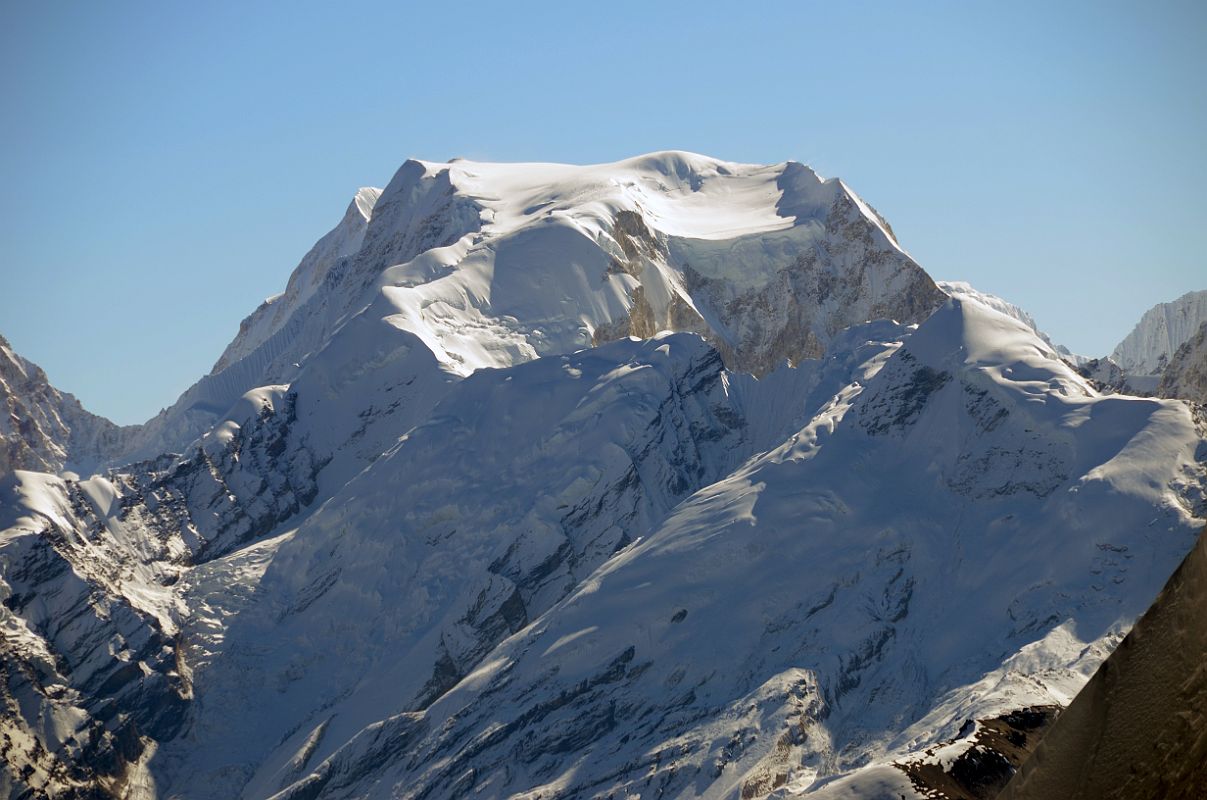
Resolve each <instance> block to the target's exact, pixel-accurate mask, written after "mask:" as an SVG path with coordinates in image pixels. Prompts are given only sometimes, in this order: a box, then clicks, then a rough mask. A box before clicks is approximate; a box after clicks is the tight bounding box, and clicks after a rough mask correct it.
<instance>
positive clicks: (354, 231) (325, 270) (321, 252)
mask: <svg viewBox="0 0 1207 800" xmlns="http://www.w3.org/2000/svg"><path fill="white" fill-rule="evenodd" d="M379 197H381V189H374V188H372V187H366V188H362V189H360V190H359V191H357V193H356V196H355V197H354V198H352V202H351V203H349V204H348V210H347V211H345V212H344V218H343V219H342V220H340V222H339V224H338V225H336V226H335V227H334V228H333V229H332V230H331V231H330V232H328V233H327V235H326V236H324V237H323V238H322V239H319V240H318V242H317V243H315V245H314V247H312V248H310V252H308V253H307V254H306V255H305V256H304V257H303V258H302V263H300V264H298V266H297V268H296V269H295V270H294V271H293V274H292V275H290V276H289V284H288V285H287V286H286V287H285V291H284V292H282V293H281V294H278V295H276V296H274V297H270V298H268V299H267V300H265V301H264V302H263V304H261V305H260V307H259V308H257V309H256V310H255V311H254V312H252V313H251V314H250V315H249V316H248V317H247V318H246V319H245V320H243V322H242V324H240V326H239V333H238V335H237V336H236V337H235V339H234V341H232V342H231V343H230V344H229V345H227V348H226V350H224V351H223V353H222V355H221V357H219V359H218V362H217V363H216V364H214V369H213V370H212V371H213V372H221V371H223V370H224V369H226V368H227V367H228V366H230V365H231V364H233V363H235V362H236V361H239V360H241V359H243V358H246V357H247V356H248V355H250V354H251V353H253V352H255V350H256V348H258V347H259V346H260V345H262V344H264V342H265V341H267V340H268V339H269V338H270V337H271V336H272V335H273V334H275V333H276V332H277V331H279V330H281V328H283V327H284V326H285V325H286V324H288V322H289V318H290V317H291V316H293V314H294V313H295V312H296V311H297V310H298V309H299V308H301V307H302V306H303V305H304V304H305V302H306V301H307V300H309V299H310V298H311V297H312V296H313V295H314V294H315V292H317V291H318V290H319V289H320V288H321V287H322V286H323V282H324V281H325V280H326V278H327V275H328V274H329V273H330V272H331V270H332V268H334V267H335V266H336V264H338V263H339V261H340V259H343V258H347V257H348V256H352V255H355V254H356V253H357V252H359V251H360V246H361V243H363V242H364V239H365V231H366V230H367V228H368V223H369V217H370V216H372V214H373V206H374V205H375V204H376V203H377V199H378V198H379Z"/></svg>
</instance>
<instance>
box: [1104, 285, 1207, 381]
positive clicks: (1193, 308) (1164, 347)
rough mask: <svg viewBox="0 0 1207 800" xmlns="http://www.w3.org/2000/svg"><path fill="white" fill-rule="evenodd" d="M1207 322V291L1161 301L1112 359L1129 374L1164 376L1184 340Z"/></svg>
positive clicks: (1120, 344) (1116, 348)
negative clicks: (1171, 359)
mask: <svg viewBox="0 0 1207 800" xmlns="http://www.w3.org/2000/svg"><path fill="white" fill-rule="evenodd" d="M1204 322H1207V291H1201V292H1187V293H1186V294H1184V295H1182V296H1181V297H1179V298H1178V299H1177V300H1174V301H1172V302H1169V303H1159V304H1157V305H1155V306H1153V307H1152V308H1150V309H1149V310H1148V311H1146V312H1144V316H1142V317H1141V318H1140V321H1139V322H1138V323H1136V327H1135V328H1134V329H1133V330H1132V332H1131V333H1129V334H1128V335H1127V336H1126V337H1125V338H1124V339H1123V341H1121V342H1120V343H1119V344H1118V346H1116V347H1115V350H1114V352H1113V353H1111V358H1112V359H1113V360H1114V361H1115V363H1117V364H1118V365H1119V366H1120V367H1121V368H1122V369H1123V371H1124V372H1125V373H1127V374H1129V375H1138V376H1140V375H1160V374H1161V373H1162V372H1163V371H1164V370H1165V367H1166V366H1167V365H1168V363H1169V359H1170V358H1172V357H1173V354H1174V353H1175V352H1176V351H1177V349H1178V348H1179V347H1181V346H1182V343H1183V342H1185V341H1186V340H1188V339H1190V338H1191V337H1192V336H1194V335H1195V334H1196V333H1197V332H1198V330H1199V327H1200V326H1202V324H1203V323H1204Z"/></svg>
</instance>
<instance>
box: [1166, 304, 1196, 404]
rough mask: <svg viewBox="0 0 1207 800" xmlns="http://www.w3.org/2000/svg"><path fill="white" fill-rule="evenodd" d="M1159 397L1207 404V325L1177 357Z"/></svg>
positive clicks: (1170, 367)
mask: <svg viewBox="0 0 1207 800" xmlns="http://www.w3.org/2000/svg"><path fill="white" fill-rule="evenodd" d="M1157 394H1158V395H1159V396H1161V397H1180V398H1182V399H1183V400H1195V401H1197V402H1200V403H1207V321H1204V322H1203V324H1202V325H1200V326H1199V330H1198V333H1196V334H1195V335H1194V336H1191V337H1190V338H1189V339H1187V340H1186V341H1185V342H1183V343H1182V346H1181V347H1179V348H1178V349H1177V351H1176V352H1175V353H1174V354H1173V358H1171V359H1170V360H1169V366H1167V367H1166V368H1165V371H1164V372H1163V373H1161V382H1160V383H1159V384H1158V385H1157Z"/></svg>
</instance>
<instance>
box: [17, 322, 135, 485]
mask: <svg viewBox="0 0 1207 800" xmlns="http://www.w3.org/2000/svg"><path fill="white" fill-rule="evenodd" d="M0 409H2V411H0V475H5V474H8V473H10V472H12V471H13V470H16V469H29V470H38V471H44V472H58V471H60V470H62V469H73V470H78V471H80V472H88V471H91V470H92V469H94V468H95V467H96V466H97V465H98V464H100V463H102V462H103V461H104V460H105V459H106V458H108V457H109V455H110V454H112V453H115V452H120V451H121V450H122V449H123V448H124V447H125V446H126V445H127V443H128V442H129V440H130V438H131V437H132V435H133V434H134V429H133V428H122V427H119V426H117V425H114V424H113V423H112V422H110V421H109V420H107V419H105V418H103V417H99V416H97V415H96V414H93V413H91V412H89V411H87V410H86V409H85V408H84V407H83V406H81V405H80V402H79V401H78V400H76V399H75V397H73V396H72V395H70V394H67V393H66V392H60V391H59V390H58V389H56V388H54V387H53V386H51V384H50V381H49V380H48V379H47V377H46V373H45V372H43V371H42V368H41V367H39V366H38V365H37V364H34V363H33V362H31V361H28V360H26V359H24V358H22V357H21V356H19V355H17V353H15V352H14V351H13V349H12V347H10V346H9V343H8V341H7V340H6V339H5V338H4V337H3V336H0Z"/></svg>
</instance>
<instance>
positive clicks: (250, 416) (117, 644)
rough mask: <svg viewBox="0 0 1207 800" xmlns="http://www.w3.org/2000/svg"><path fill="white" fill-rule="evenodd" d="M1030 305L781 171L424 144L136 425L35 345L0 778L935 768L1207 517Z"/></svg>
mask: <svg viewBox="0 0 1207 800" xmlns="http://www.w3.org/2000/svg"><path fill="white" fill-rule="evenodd" d="M1012 308H1013V307H1005V304H1004V303H1003V301H997V300H996V299H995V298H989V297H988V296H984V295H981V294H980V293H977V292H975V290H972V289H971V287H967V285H957V284H949V285H946V286H945V287H944V288H942V289H941V288H940V287H938V286H936V285H935V284H934V282H933V281H931V279H930V278H929V277H928V276H927V275H926V273H925V272H924V271H923V270H922V269H921V268H920V267H919V266H918V265H917V264H916V263H915V262H914V261H913V260H912V259H911V258H910V257H909V256H908V254H906V253H905V251H904V250H903V249H902V248H901V247H900V246H899V244H898V243H897V240H896V238H895V236H894V235H893V233H892V230H891V228H889V226H888V224H887V223H886V222H885V221H884V220H883V219H882V218H881V217H880V216H879V215H878V214H877V213H876V212H875V211H874V210H872V209H871V207H870V206H868V205H867V204H866V203H864V202H863V201H862V200H861V199H860V198H859V197H858V196H856V195H855V194H854V193H853V192H851V190H850V189H848V188H847V187H846V186H845V184H843V183H842V182H841V181H838V180H822V179H821V178H819V177H818V176H817V175H816V174H814V173H813V172H812V171H811V170H809V169H808V168H807V167H804V166H802V165H799V164H795V163H788V164H780V165H775V166H756V165H740V164H730V163H727V162H721V161H717V160H714V159H708V158H705V157H702V156H696V155H692V154H686V153H675V152H671V153H656V154H652V155H649V156H644V157H640V158H636V159H630V160H628V161H622V162H618V163H616V164H608V165H597V166H590V167H577V166H566V165H553V164H525V165H514V164H513V165H499V164H478V163H472V162H465V161H456V162H453V163H450V164H432V163H427V162H420V161H408V162H407V163H406V164H404V165H403V167H402V168H401V169H400V170H399V171H398V173H397V174H396V175H395V176H394V179H393V180H391V181H390V183H389V184H388V185H387V186H386V188H385V189H384V190H381V191H380V192H378V191H377V190H361V191H360V192H359V193H358V194H357V196H356V198H355V199H354V200H353V202H352V203H351V204H350V206H349V207H348V210H347V212H346V214H345V216H344V217H343V219H342V220H341V221H340V223H339V224H338V225H337V226H336V227H335V228H334V229H333V230H332V231H331V232H330V233H329V234H327V235H326V236H325V237H324V238H323V239H321V240H320V241H319V243H318V244H316V245H315V247H314V248H313V249H312V250H311V252H310V253H309V254H307V256H306V257H305V258H304V259H303V261H302V263H301V264H300V265H299V266H298V268H297V270H295V272H294V274H293V275H292V276H291V277H290V279H289V282H288V285H287V288H286V290H285V292H284V293H283V294H281V295H279V296H277V297H275V298H271V299H270V300H269V301H267V302H266V303H265V304H263V305H261V306H260V307H259V308H258V309H257V310H256V311H255V312H253V314H252V315H250V316H249V317H248V318H247V319H246V320H245V321H244V323H243V325H242V326H241V327H240V331H239V333H238V335H237V336H236V338H235V340H234V341H233V342H232V343H231V345H230V346H228V348H227V349H226V351H225V352H224V353H223V354H222V356H221V357H220V358H219V359H218V361H217V363H216V364H215V367H214V370H213V371H212V372H211V373H210V375H207V376H205V377H203V378H202V379H201V380H199V381H198V382H197V383H196V384H195V385H194V386H193V387H191V388H190V389H189V390H187V391H186V392H185V393H184V394H183V395H182V397H181V398H180V400H179V401H178V402H177V403H175V404H174V405H173V406H172V407H171V408H169V409H165V410H164V411H163V412H161V413H160V414H159V415H158V416H157V417H156V418H155V419H153V420H151V421H149V422H148V423H147V424H146V425H144V426H141V427H138V428H135V429H121V430H120V431H119V433H120V435H116V434H114V435H113V436H112V437H111V438H104V437H101V438H100V440H99V441H100V442H101V443H100V444H99V445H95V446H94V445H92V444H88V443H89V442H92V441H93V440H92V439H88V438H87V437H85V438H84V439H83V440H82V441H84V444H80V443H79V441H77V439H78V437H77V439H73V438H72V436H71V435H69V433H70V432H69V431H67V430H66V429H67V428H68V427H69V426H66V425H64V426H60V427H55V426H53V425H51V424H49V423H47V422H43V420H53V419H54V418H55V413H57V414H58V418H60V419H61V418H64V414H63V412H61V411H57V409H60V408H61V407H65V406H64V403H65V402H66V401H64V400H63V399H62V396H61V395H59V394H58V393H57V392H54V391H53V389H50V388H49V387H48V385H46V388H39V387H42V386H44V385H45V380H44V376H42V377H41V378H39V379H38V380H35V381H33V382H32V383H30V382H25V383H21V382H17V381H15V380H12V379H9V378H8V377H7V376H8V375H9V374H16V372H19V373H20V374H21V375H29V374H31V373H32V368H31V366H30V365H28V362H24V361H21V360H20V359H19V358H17V357H16V356H14V355H11V353H10V357H9V363H11V364H15V365H17V366H18V367H19V369H17V368H16V367H9V368H6V369H7V370H8V371H7V372H4V373H3V375H4V376H5V381H6V383H5V386H6V387H11V388H8V389H6V391H7V392H8V393H9V394H8V396H9V397H11V398H14V399H13V400H12V401H11V402H10V407H11V408H17V409H19V413H18V414H17V415H16V416H15V417H14V419H27V418H28V419H35V420H38V426H37V427H36V428H35V427H30V426H28V425H27V426H25V427H19V426H18V427H16V428H13V431H15V433H13V434H11V440H12V441H14V442H20V446H23V447H24V448H25V449H24V450H21V453H25V452H26V451H28V452H30V453H42V452H45V453H49V454H51V455H54V454H55V453H61V454H62V455H59V456H56V458H58V459H59V460H58V461H55V460H53V459H48V458H46V457H42V456H39V457H40V458H42V460H40V461H39V460H32V459H31V457H30V456H28V455H23V456H22V458H23V459H25V460H21V461H17V460H14V461H13V462H12V464H13V466H14V467H18V468H17V469H8V470H4V471H3V472H0V624H2V625H3V630H4V631H5V638H4V645H3V649H2V651H0V652H2V658H0V668H2V672H0V755H3V760H4V763H5V768H4V770H3V771H0V794H4V795H7V796H10V797H110V796H112V797H131V798H185V797H187V798H230V797H245V798H267V797H274V796H275V797H282V798H317V797H332V798H334V797H395V796H399V797H428V798H437V797H462V796H466V795H467V794H470V793H477V794H478V795H480V796H484V797H536V796H559V797H583V798H588V797H592V798H593V797H608V796H634V795H636V796H655V795H662V796H676V797H706V796H707V797H739V796H740V797H742V798H755V797H765V796H769V795H772V794H775V795H777V796H783V795H785V794H804V795H808V796H813V797H859V796H867V797H875V796H879V795H878V794H877V792H883V791H889V790H891V791H893V792H895V794H894V796H900V795H904V796H906V797H917V796H923V793H924V791H925V789H924V787H920V786H918V785H916V784H915V783H914V782H912V780H913V779H912V778H911V775H912V774H914V773H912V772H911V771H910V769H909V767H910V765H916V764H930V765H932V766H936V768H938V769H943V768H946V766H945V765H949V764H950V763H952V759H954V758H956V757H957V756H958V755H959V754H961V753H964V752H967V751H969V750H970V749H971V748H973V747H974V745H975V744H976V742H978V741H981V740H980V739H978V737H979V736H980V734H981V733H982V732H983V731H984V730H986V729H987V728H986V726H987V725H990V723H989V722H986V721H987V720H993V719H997V718H1001V717H1004V716H1009V715H1011V714H1014V715H1015V716H1018V714H1019V713H1022V711H1021V710H1026V709H1031V708H1036V707H1059V706H1063V705H1065V704H1066V703H1067V702H1068V700H1069V698H1071V697H1072V696H1073V694H1075V693H1076V691H1077V689H1078V688H1079V687H1080V686H1081V685H1082V684H1083V683H1084V682H1085V680H1086V679H1087V678H1088V676H1089V674H1090V673H1091V672H1092V671H1093V670H1094V669H1095V668H1096V667H1097V665H1098V664H1099V663H1100V662H1101V661H1102V659H1104V658H1105V657H1106V656H1107V654H1109V652H1110V651H1111V650H1112V649H1113V648H1114V646H1115V645H1116V644H1117V642H1118V641H1119V639H1120V638H1121V637H1122V635H1123V634H1124V633H1125V632H1126V630H1127V629H1128V627H1129V625H1130V623H1131V621H1132V620H1133V619H1134V618H1135V617H1136V616H1137V615H1138V614H1140V613H1141V612H1142V611H1143V610H1144V608H1146V607H1147V605H1148V603H1149V602H1150V601H1151V600H1152V597H1153V596H1154V595H1155V594H1156V592H1157V589H1158V588H1159V587H1160V586H1161V584H1162V582H1163V581H1164V580H1165V578H1166V577H1167V576H1168V574H1169V572H1170V570H1172V569H1173V567H1174V565H1176V564H1177V563H1178V561H1179V560H1180V559H1181V558H1182V556H1183V555H1185V553H1186V552H1187V550H1188V549H1189V547H1190V544H1191V542H1192V541H1193V536H1194V532H1195V531H1196V530H1197V528H1198V527H1200V526H1201V525H1202V522H1203V518H1204V516H1207V508H1205V504H1204V499H1203V498H1204V485H1205V483H1207V478H1205V477H1204V469H1203V462H1204V461H1205V460H1207V443H1205V442H1204V433H1205V432H1204V430H1203V423H1202V421H1201V420H1197V421H1196V418H1195V417H1194V416H1192V414H1191V408H1190V407H1189V406H1188V405H1187V404H1185V403H1182V402H1179V401H1175V400H1158V399H1139V398H1131V397H1125V396H1120V395H1103V394H1100V393H1099V392H1098V391H1097V390H1096V389H1095V388H1094V387H1093V386H1092V385H1091V384H1090V383H1088V382H1087V381H1086V380H1084V379H1083V378H1082V377H1081V376H1080V375H1078V374H1077V373H1075V372H1074V371H1073V370H1072V369H1071V368H1070V366H1069V365H1068V364H1067V363H1066V362H1065V361H1064V360H1062V358H1061V354H1059V353H1058V352H1057V351H1056V350H1055V349H1053V347H1052V346H1051V344H1050V343H1049V342H1048V341H1047V340H1046V338H1044V337H1042V335H1040V334H1038V332H1037V331H1035V330H1034V325H1033V323H1029V322H1028V319H1027V318H1026V317H1025V314H1024V312H1021V311H1018V312H1017V313H1012V312H1011V309H1012ZM1015 311H1017V309H1015ZM1020 320H1021V321H1020ZM4 352H6V353H7V352H9V351H7V350H6V351H4ZM14 370H15V372H14ZM39 374H40V373H39ZM77 407H78V404H77V405H76V406H73V408H77ZM52 412H54V413H52ZM102 422H103V421H102ZM94 427H95V428H96V429H97V430H102V429H104V428H103V425H102V424H101V423H95V426H94ZM87 429H88V428H87V426H86V425H83V424H77V425H76V427H74V428H71V429H70V430H78V431H84V430H87ZM105 430H107V429H105ZM26 431H34V433H30V434H27V433H26ZM37 431H51V433H52V435H41V434H38V433H37ZM65 431H66V432H65ZM17 446H18V445H14V448H13V449H12V451H13V452H16V449H15V448H16V447H17ZM54 447H57V448H58V450H55V449H54ZM89 448H91V449H89ZM77 452H79V453H89V454H92V455H93V456H94V458H95V462H96V463H103V464H106V465H109V468H107V469H106V470H105V471H104V472H103V473H100V474H95V475H92V476H91V477H88V478H84V479H80V478H79V477H77V476H76V475H74V474H72V473H61V474H60V471H61V469H62V467H63V465H64V464H70V463H73V462H72V460H71V459H72V458H77V459H78V458H79V456H77V455H75V454H76V453H77ZM74 463H81V462H79V461H77V462H74ZM77 471H78V470H77ZM977 746H979V745H977Z"/></svg>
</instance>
